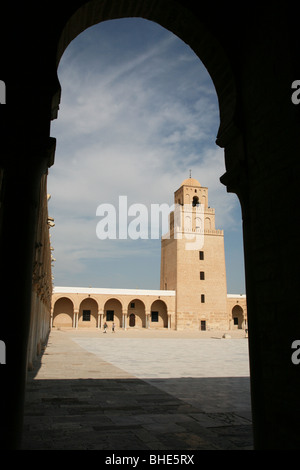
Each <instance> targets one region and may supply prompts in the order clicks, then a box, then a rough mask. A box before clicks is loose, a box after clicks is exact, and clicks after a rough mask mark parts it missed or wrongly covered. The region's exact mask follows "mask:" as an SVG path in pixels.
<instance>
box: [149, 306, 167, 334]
mask: <svg viewBox="0 0 300 470" xmlns="http://www.w3.org/2000/svg"><path fill="white" fill-rule="evenodd" d="M150 326H151V327H152V328H167V327H168V310H167V306H166V304H165V302H163V301H162V300H155V301H154V302H153V303H152V305H151V315H150Z"/></svg>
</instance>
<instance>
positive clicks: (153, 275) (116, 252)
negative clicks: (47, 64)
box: [48, 18, 245, 294]
mask: <svg viewBox="0 0 300 470" xmlns="http://www.w3.org/2000/svg"><path fill="white" fill-rule="evenodd" d="M58 78H59V81H60V84H61V87H62V96H61V103H60V110H59V113H58V119H56V120H54V121H52V125H51V136H52V137H55V138H56V140H57V144H56V154H55V163H54V165H53V166H52V167H51V168H50V169H49V175H48V193H50V194H51V199H50V201H49V216H51V217H53V218H54V219H55V220H54V223H55V227H53V228H51V229H50V233H51V244H52V246H53V248H54V251H53V257H54V258H55V261H54V263H53V264H54V267H53V276H54V281H53V282H54V285H55V286H75V287H76V286H78V287H79V286H81V287H118V288H134V289H135V288H139V289H159V283H160V239H159V238H158V239H151V232H150V225H149V230H148V232H147V230H146V232H145V230H144V232H143V235H142V236H143V237H144V238H138V239H135V240H134V239H131V238H130V237H127V239H120V237H119V236H118V232H117V237H116V238H115V239H112V238H111V237H107V238H106V239H100V238H99V236H98V233H97V227H99V222H100V221H101V220H102V222H103V221H104V212H103V210H104V204H109V205H110V206H109V207H113V208H115V211H116V215H117V216H118V214H119V209H120V197H121V199H122V198H123V201H124V200H125V199H126V203H127V207H128V213H127V222H128V224H130V223H131V222H132V223H134V221H137V216H138V213H136V214H135V216H134V208H135V207H136V206H134V204H140V205H143V207H146V208H147V209H146V210H147V211H148V215H149V217H148V221H149V224H150V223H151V206H152V205H153V204H168V205H169V206H170V207H171V206H172V204H173V202H174V191H176V190H177V189H178V188H179V187H180V185H181V183H182V181H183V180H184V179H186V178H188V177H189V176H190V171H191V175H192V177H193V178H195V179H197V180H198V181H199V183H200V184H201V185H202V186H205V187H208V198H209V200H208V202H209V206H210V207H214V208H215V211H216V228H220V229H223V230H224V242H225V257H226V273H227V290H228V293H234V294H242V293H245V282H244V264H243V246H242V221H241V210H240V204H239V201H238V198H237V196H236V195H235V194H229V193H227V191H226V187H225V186H223V185H222V184H221V183H220V180H219V178H220V176H222V175H223V174H224V173H225V171H226V170H225V165H224V150H223V149H221V148H219V147H218V146H217V145H216V143H215V140H216V136H217V132H218V128H219V109H218V100H217V95H216V92H215V88H214V86H213V83H212V80H211V78H210V76H209V74H208V72H207V70H206V69H205V67H204V66H203V64H202V63H201V61H200V59H199V58H198V57H197V56H196V55H195V53H194V52H193V51H192V50H191V48H190V47H189V46H188V45H186V44H185V43H184V42H183V41H182V40H180V39H179V38H178V37H177V36H175V35H174V34H173V33H171V32H169V31H167V30H166V29H164V28H162V27H161V26H160V25H158V24H156V23H153V22H150V21H148V20H144V19H133V18H130V19H122V20H110V21H105V22H102V23H100V24H98V25H95V26H93V27H91V28H89V29H87V30H86V31H84V32H83V33H81V34H80V35H79V36H78V37H77V38H75V39H74V40H73V41H72V42H71V43H70V45H69V46H68V47H67V49H66V51H65V52H64V54H63V56H62V58H61V61H60V64H59V67H58ZM122 207H123V206H122ZM139 207H141V206H139ZM99 208H100V209H99ZM101 214H102V216H101ZM117 220H118V219H117ZM161 226H162V224H160V229H161ZM137 228H138V227H137ZM102 238H103V237H102Z"/></svg>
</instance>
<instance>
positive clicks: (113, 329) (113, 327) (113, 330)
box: [112, 323, 115, 333]
mask: <svg viewBox="0 0 300 470" xmlns="http://www.w3.org/2000/svg"><path fill="white" fill-rule="evenodd" d="M112 332H113V333H114V332H115V324H114V323H113V324H112Z"/></svg>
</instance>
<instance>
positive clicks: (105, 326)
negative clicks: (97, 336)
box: [104, 322, 107, 333]
mask: <svg viewBox="0 0 300 470" xmlns="http://www.w3.org/2000/svg"><path fill="white" fill-rule="evenodd" d="M106 328H107V323H106V322H105V323H104V333H106Z"/></svg>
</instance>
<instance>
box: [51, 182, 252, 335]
mask: <svg viewBox="0 0 300 470" xmlns="http://www.w3.org/2000/svg"><path fill="white" fill-rule="evenodd" d="M174 207H175V209H174V211H173V212H171V214H170V217H169V232H168V233H167V234H165V235H163V236H162V239H161V269H160V290H144V289H116V288H114V289H112V288H101V287H99V288H84V287H54V288H53V294H52V309H51V327H52V328H62V327H65V328H99V329H103V328H104V325H105V324H106V325H107V326H108V328H112V325H114V327H115V328H117V329H120V328H122V329H128V328H168V329H173V330H185V329H190V330H191V329H192V330H201V331H205V330H226V331H227V330H232V329H247V307H246V296H245V295H242V294H237V295H235V294H228V293H227V283H226V267H225V251H224V232H223V230H220V229H216V228H215V209H213V208H211V207H209V206H208V188H207V187H203V186H201V185H200V183H199V182H198V181H197V180H196V179H194V178H191V177H190V178H187V179H185V180H184V181H183V182H182V184H181V185H180V187H179V189H177V191H175V193H174Z"/></svg>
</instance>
